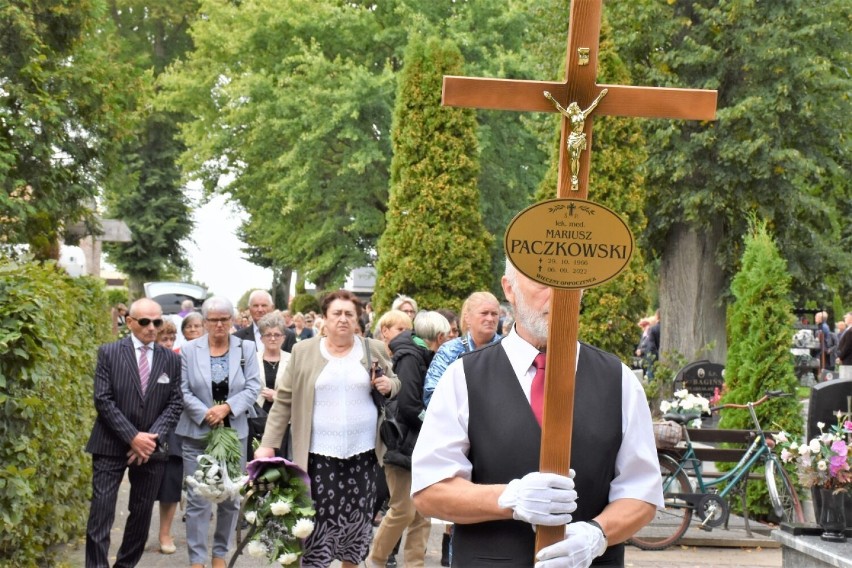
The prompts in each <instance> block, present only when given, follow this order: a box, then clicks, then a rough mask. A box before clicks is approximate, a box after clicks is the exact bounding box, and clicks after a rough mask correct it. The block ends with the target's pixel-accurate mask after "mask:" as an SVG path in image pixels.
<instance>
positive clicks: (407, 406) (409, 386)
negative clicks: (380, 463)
mask: <svg viewBox="0 0 852 568" xmlns="http://www.w3.org/2000/svg"><path fill="white" fill-rule="evenodd" d="M413 337H414V334H413V333H412V332H411V331H404V332H402V333H400V334H399V335H397V336H396V337H395V338H394V339H393V340H392V341H391V342H390V345H389V347H390V350H391V353H393V357H392V361H393V371H394V373H396V376H397V377H399V380H400V383H401V386H400V390H399V394H398V395H397V396H396V400H395V401H392V403H391V404H392V405H394V406H395V411H396V418H397V420H398V422H399V424H400V426H401V429H402V432H403V437H404V441H403V443H402V444H400V445H399V446H398V447H395V448H391V447H388V451H387V453H386V454H385V459H384V461H385V463H390V464H393V465H398V466H400V467H403V468H405V469H411V452H412V451H413V450H414V444H415V443H417V435H418V434H419V433H420V426H421V425H422V424H423V421H422V419H421V414H422V413H423V411H424V410H425V408H426V407H425V406H424V405H423V381H424V379H425V378H426V371H427V370H428V369H429V363H430V362H431V361H432V357H433V356H434V355H435V353H434V352H432V351H430V350H429V349H428V348H427V347H423V346H421V345H418V344H417V343H415V341H414V339H413ZM421 341H422V340H421Z"/></svg>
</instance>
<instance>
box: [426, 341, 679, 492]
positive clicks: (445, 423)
mask: <svg viewBox="0 0 852 568" xmlns="http://www.w3.org/2000/svg"><path fill="white" fill-rule="evenodd" d="M500 345H501V348H502V349H504V350H505V352H506V355H507V356H508V358H509V363H510V364H511V365H512V370H513V371H514V372H515V376H516V377H517V378H518V382H519V383H520V385H521V388H522V389H523V390H524V394H525V395H526V397H527V400H529V397H530V387H531V386H532V379H533V376H534V375H535V368H534V367H533V366H532V364H533V360H534V359H535V356H536V355H538V353H539V351H538V349H536V348H535V347H533V346H532V345H530V344H529V343H527V342H526V341H525V340H524V339H522V338H521V337H520V336H519V335H518V334H517V333H516V332H515V330H514V328H513V329H512V331H511V332H510V333H509V335H507V336H506V337H505V338H503V341H502V342H501V343H500ZM580 348H582V347H581V346H580V347H579V348H578V349H577V355H578V356H579V353H580ZM468 420H469V409H468V397H467V383H466V381H465V375H464V364H463V362H462V361H461V360H458V361H456V362H454V363H453V364H452V365H450V366H449V368H447V372H446V373H444V375H443V376H442V377H441V380H440V382H439V383H438V387H437V388H436V389H435V393H434V394H433V396H432V401H431V403H430V404H429V408H428V409H427V411H426V418H425V419H424V421H423V427H422V429H421V430H420V437H419V438H418V439H417V445H416V446H415V448H414V454H413V455H412V457H411V461H412V468H411V473H412V480H411V494H412V495H413V494H415V493H417V492H418V491H420V490H422V489H425V488H426V487H429V486H430V485H433V484H435V483H438V482H439V481H443V480H444V479H449V478H452V477H461V478H463V479H466V480H470V479H471V471H472V467H473V466H472V465H471V463H470V461H469V460H468V458H467V454H468V451H469V449H470V441H469V439H468V436H467V428H468ZM574 432H575V435H582V430H581V429H576V430H575V431H574ZM621 432H622V440H621V448H620V449H619V451H618V455H617V456H616V460H615V478H614V479H613V480H612V483H611V484H610V490H609V500H610V502H612V501H615V500H616V499H623V498H631V499H638V500H641V501H645V502H647V503H651V504H653V505H656V506H657V507H662V506H663V491H662V484H661V483H660V466H659V463H658V461H657V449H656V446H655V445H654V433H653V429H652V427H651V411H650V410H649V408H648V402H647V400H646V398H645V391H644V390H643V389H642V385H641V384H640V383H639V380H638V379H637V378H636V375H635V374H633V371H631V370H630V369H629V368H628V367H627V366H626V365H624V364H622V365H621ZM582 467H583V465H582V463H581V462H580V463H574V464H572V469H574V470H580V469H581V468H582ZM580 498H582V495H581V496H580Z"/></svg>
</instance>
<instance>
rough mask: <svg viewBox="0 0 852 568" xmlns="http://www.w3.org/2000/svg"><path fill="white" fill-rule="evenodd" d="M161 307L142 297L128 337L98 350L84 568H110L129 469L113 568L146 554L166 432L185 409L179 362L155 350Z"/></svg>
mask: <svg viewBox="0 0 852 568" xmlns="http://www.w3.org/2000/svg"><path fill="white" fill-rule="evenodd" d="M162 325H163V312H162V309H161V308H160V305H159V304H158V303H157V302H155V301H153V300H150V299H147V298H143V299H141V300H137V301H135V302H133V305H131V306H130V312H129V315H128V317H127V327H128V328H130V331H131V334H130V335H129V336H128V337H125V338H124V339H120V340H118V341H116V342H114V343H108V344H106V345H103V346H101V348H100V349H99V350H98V364H97V367H96V369H95V408H96V409H97V412H98V417H97V419H96V420H95V426H94V428H93V429H92V435H91V437H90V438H89V443H88V444H87V445H86V451H87V452H89V453H91V454H92V470H93V471H92V504H91V508H90V510H89V523H88V526H87V528H86V567H87V568H108V567H109V561H108V554H109V540H110V530H111V529H112V523H113V521H114V520H115V504H116V498H117V497H118V487H119V485H120V484H121V481H122V479H123V478H124V472H125V470H128V469H129V471H128V476H129V478H130V503H129V505H128V509H129V511H130V515H129V516H128V518H127V524H126V525H125V529H124V540H122V542H121V548H119V550H118V557H117V559H116V562H115V566H116V567H121V568H124V567H132V566H136V564H137V563H138V562H139V559H140V558H141V557H142V552H143V551H144V550H145V543H146V542H147V540H148V529H149V528H150V525H151V511H152V508H153V505H154V500H155V499H156V497H157V491H158V489H159V488H160V481H161V480H162V477H163V472H164V470H165V463H166V462H165V461H164V460H162V459H159V458H160V456H161V455H163V456H164V455H167V454H168V448H166V447H165V446H166V433H167V432H168V431H169V430H170V429H171V428H173V427H174V426H175V424H177V421H178V419H179V418H180V414H181V411H182V410H183V399H182V396H181V391H180V359H179V358H178V356H177V355H175V354H174V353H173V352H172V351H170V350H168V349H165V348H164V347H161V346H159V345H157V342H156V339H157V328H159V327H160V326H162Z"/></svg>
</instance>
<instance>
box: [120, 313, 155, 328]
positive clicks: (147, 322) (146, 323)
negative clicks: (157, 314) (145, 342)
mask: <svg viewBox="0 0 852 568" xmlns="http://www.w3.org/2000/svg"><path fill="white" fill-rule="evenodd" d="M127 317H128V318H130V319H134V320H136V323H138V324H139V325H141V326H142V327H148V326H149V325H151V324H152V323H153V324H154V327H162V326H163V320H162V319H160V318H157V319H151V318H135V317H133V316H127Z"/></svg>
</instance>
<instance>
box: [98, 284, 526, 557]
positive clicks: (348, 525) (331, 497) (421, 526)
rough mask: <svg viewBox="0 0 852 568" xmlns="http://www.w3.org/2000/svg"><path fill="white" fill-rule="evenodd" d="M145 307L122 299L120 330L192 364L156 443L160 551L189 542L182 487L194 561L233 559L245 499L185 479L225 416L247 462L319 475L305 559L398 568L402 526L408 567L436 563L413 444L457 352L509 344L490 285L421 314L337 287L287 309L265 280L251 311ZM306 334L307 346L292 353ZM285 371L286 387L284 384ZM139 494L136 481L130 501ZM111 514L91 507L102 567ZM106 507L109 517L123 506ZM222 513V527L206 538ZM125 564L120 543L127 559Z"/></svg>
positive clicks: (508, 322) (215, 304)
mask: <svg viewBox="0 0 852 568" xmlns="http://www.w3.org/2000/svg"><path fill="white" fill-rule="evenodd" d="M141 308H147V309H149V310H152V309H154V308H153V306H152V305H151V302H150V300H149V301H147V302H146V301H140V302H137V303H135V304H134V305H133V306H132V307H131V309H130V310H128V308H127V307H126V306H125V305H123V304H119V305H117V306H115V308H113V321H114V331H115V333H116V334H117V335H119V336H128V337H132V338H133V342H134V343H136V342H138V339H136V337H135V335H134V333H135V334H136V335H139V334H138V333H136V332H138V331H140V327H143V330H142V331H149V332H150V331H151V330H153V331H155V332H156V343H157V344H158V345H159V346H162V347H163V348H165V349H167V350H169V351H170V352H174V353H175V354H177V355H178V356H180V358H181V360H182V364H181V373H180V376H177V377H170V380H175V381H178V382H179V385H180V387H179V390H180V394H181V398H182V400H183V408H182V411H181V414H180V418H179V420H178V421H177V425H176V427H174V428H172V429H170V430H169V431H168V432H167V433H166V435H165V436H163V437H162V438H161V439H164V440H166V442H165V443H162V444H160V443H159V442H157V444H156V447H157V449H159V448H166V451H165V454H167V457H166V458H165V459H164V460H163V462H164V468H165V472H164V473H163V475H162V482H161V484H160V486H159V488H158V490H157V491H156V492H155V494H154V495H153V497H154V498H155V499H156V500H157V501H159V511H160V527H159V551H160V553H162V554H173V553H175V552H176V551H177V548H178V547H177V546H176V544H175V539H174V537H173V527H174V525H175V523H174V520H175V517H176V512H177V510H178V504H179V502H180V501H181V495H182V491H183V492H184V496H185V498H186V508H185V512H184V515H183V519H182V520H183V522H185V526H186V543H187V549H188V554H189V562H190V565H191V566H192V567H193V568H199V567H200V566H205V565H206V562H207V559H208V558H209V557H210V554H211V553H212V566H213V567H214V568H223V567H224V566H225V558H226V555H227V554H228V553H229V552H233V548H234V533H235V528H236V526H237V524H238V523H239V522H240V520H239V518H238V517H239V503H238V502H237V501H226V502H224V503H221V504H218V505H212V504H211V503H209V502H207V501H206V500H204V499H203V498H201V497H200V496H198V495H195V494H194V492H193V491H192V490H191V489H187V488H186V487H185V486H184V482H183V480H184V479H185V478H186V477H187V476H190V475H192V474H193V473H194V471H195V469H196V468H197V466H198V462H197V457H198V455H199V454H201V453H202V452H203V450H204V443H203V440H204V438H205V436H206V434H207V433H208V432H209V431H210V428H214V427H216V426H218V425H226V426H230V427H232V428H235V429H236V430H237V431H238V433H239V436H240V438H241V440H242V441H243V442H244V446H245V454H244V455H243V463H245V461H246V460H251V459H252V458H253V457H265V456H273V455H276V456H282V457H286V458H288V459H290V460H292V461H294V462H295V463H296V464H297V465H299V466H300V467H302V468H303V469H304V470H305V471H307V472H308V473H309V476H310V479H311V492H312V498H313V500H314V502H315V504H316V510H317V517H316V523H317V525H316V528H315V530H314V531H313V533H312V534H311V536H310V537H309V538H308V540H307V542H306V550H305V554H304V556H303V558H302V566H328V565H329V564H330V563H331V562H332V561H333V560H335V559H338V560H341V561H342V565H343V566H344V567H348V566H357V565H359V564H360V563H362V562H363V561H364V560H365V559H366V560H367V561H368V565H371V566H381V567H385V566H388V567H392V566H396V565H397V559H396V557H397V554H398V553H399V546H400V542H401V541H402V536H403V534H404V533H405V540H404V542H405V547H404V550H403V551H402V552H401V553H400V555H401V556H403V557H404V560H403V559H402V558H401V559H400V563H402V564H403V565H404V566H411V567H417V566H424V562H425V555H426V548H427V541H428V539H429V534H430V530H431V520H430V519H429V518H426V517H424V516H423V515H421V514H420V513H418V512H417V510H416V508H415V507H414V504H413V501H412V498H411V496H410V491H411V454H412V450H413V448H414V444H415V442H416V440H417V435H418V432H419V430H420V426H421V424H422V421H423V417H424V414H425V411H426V407H427V405H428V403H429V399H430V397H431V395H432V392H433V391H434V389H435V386H436V385H437V383H438V379H439V378H440V377H441V375H442V374H443V372H444V371H445V370H446V369H447V367H448V366H449V365H450V364H451V363H452V362H453V361H454V360H456V359H457V358H458V357H459V356H460V355H462V354H463V353H465V352H468V351H473V350H474V349H477V348H479V347H482V346H485V345H489V344H493V343H496V342H499V341H500V339H501V337H502V334H503V331H504V330H508V329H510V328H511V326H512V323H513V320H512V316H511V307H509V306H501V305H500V303H499V302H498V300H497V298H496V297H495V296H494V295H493V294H491V293H490V292H476V293H473V294H471V295H470V297H468V298H467V300H466V301H465V302H464V304H463V306H462V309H461V313H460V314H458V315H457V314H456V313H455V312H454V311H453V310H451V309H437V310H434V311H433V310H420V309H419V308H418V305H417V302H416V301H415V300H414V298H411V297H408V296H402V295H401V296H399V297H397V298H396V300H395V301H394V302H393V305H392V308H391V309H390V310H388V311H387V312H385V313H383V314H375V313H374V312H373V309H372V306H371V304H370V303H366V304H365V305H363V307H362V303H361V301H360V300H359V299H358V298H357V297H356V296H355V295H354V294H352V293H351V292H347V291H345V290H339V291H336V292H333V293H331V294H329V295H328V296H327V297H325V298H324V299H323V300H322V304H321V310H320V311H319V312H315V311H313V310H311V311H307V312H305V313H301V312H296V313H291V312H290V311H289V310H277V309H275V306H274V303H273V300H272V297H271V296H270V294H268V293H267V292H265V291H261V290H256V291H254V292H253V293H252V294H251V295H250V297H249V302H248V308H247V309H246V310H244V311H241V312H240V311H238V310H235V309H234V307H233V305H232V304H231V302H230V301H229V300H228V299H226V298H223V297H218V296H215V297H211V298H209V299H207V300H206V301H205V302H204V303H203V305H202V306H201V308H200V310H197V309H196V307H195V306H194V305H193V302H192V301H191V300H186V301H185V302H184V303H183V305H182V309H181V311H180V312H179V313H178V314H175V315H171V316H159V317H150V318H144V317H139V314H134V310H135V311H139V309H141ZM141 324H146V325H145V326H141ZM150 326H153V327H150ZM131 332H133V333H131ZM143 342H144V341H143ZM302 342H304V343H305V346H304V349H296V350H294V349H293V348H294V347H295V346H297V345H299V344H300V343H302ZM365 361H366V362H370V363H369V364H365ZM371 365H372V366H375V365H378V367H380V368H381V369H382V372H381V373H380V375H381V376H382V378H381V379H379V381H384V382H378V383H377V384H375V381H371V380H369V379H370V378H371V372H370V371H371V369H370V366H371ZM285 381H286V384H287V385H288V386H287V389H286V391H284V390H282V389H281V387H282V385H283V384H284V383H285ZM373 387H375V388H376V389H378V390H379V391H380V392H381V393H382V394H384V395H385V396H387V397H393V398H395V400H397V401H398V418H399V420H401V421H402V423H403V424H404V427H405V443H403V444H400V445H399V447H393V448H387V447H385V446H384V444H383V443H382V441H381V439H380V438H379V437H378V436H377V435H376V422H377V413H378V412H379V410H378V408H377V407H376V405H375V403H374V401H373V399H372V398H371V396H370V390H371V389H372V388H373ZM222 401H227V402H222ZM255 402H256V403H257V404H258V405H259V406H260V407H262V408H263V410H264V411H265V412H267V413H269V414H268V418H267V423H266V427H265V434H264V435H263V442H262V444H261V447H259V448H258V449H257V450H256V451H253V450H252V444H251V438H252V436H257V437H259V435H258V434H257V433H255V432H252V431H250V430H251V428H250V427H249V424H248V422H247V420H246V418H245V417H246V409H248V408H249V407H250V406H251V405H252V404H253V403H255ZM96 404H97V396H96ZM132 481H133V479H132V478H131V482H132ZM96 483H97V479H96ZM139 494H140V495H141V491H140V492H139ZM136 495H137V493H136V492H135V490H132V491H131V497H130V498H131V500H134V499H135V498H136ZM143 501H144V500H140V503H138V504H137V503H131V504H130V509H131V511H133V510H134V509H136V508H139V509H143V508H144V507H145V502H143ZM113 509H114V505H113ZM214 509H215V510H214ZM113 512H114V511H113ZM101 516H102V515H101V511H95V510H94V506H93V511H92V515H91V518H90V523H89V524H90V526H89V533H88V535H87V541H88V546H89V547H91V551H92V554H91V557H89V555H88V554H87V565H91V566H97V565H100V564H99V560H98V558H99V554H100V556H102V554H101V551H102V549H103V548H104V539H103V537H102V535H101V538H100V542H96V541H97V540H98V537H97V536H96V533H97V532H98V530H100V531H101V532H102V525H103V524H104V522H106V521H105V520H104V519H100V521H99V523H95V522H94V519H95V517H101ZM108 517H109V518H108V520H109V524H110V525H111V524H112V515H110V516H108ZM150 517H151V515H150V514H149V515H148V523H149V524H150ZM134 520H137V519H133V518H131V521H134ZM143 520H144V519H143ZM211 522H213V523H215V531H214V536H213V542H212V546H210V547H208V544H210V543H208V531H209V525H210V523H211ZM98 524H99V525H100V528H99V529H98V527H96V525H98ZM451 526H452V525H449V524H448V525H446V531H445V533H444V534H443V538H442V558H441V564H442V565H443V566H449V565H450V534H451ZM96 529H98V530H96ZM126 533H127V531H126ZM146 536H147V535H146ZM127 538H128V535H127V534H126V535H125V542H124V543H123V544H122V552H124V550H125V548H127V550H128V551H130V550H134V551H135V552H134V555H135V554H137V553H140V551H141V549H140V548H139V546H138V544H137V545H136V546H130V545H128V546H127V547H125V545H126V544H127V542H126V541H127ZM137 538H141V536H140V535H137ZM106 545H107V546H108V540H107V541H106ZM142 546H144V541H143V543H142ZM208 549H209V550H208ZM87 552H88V550H87ZM134 557H135V558H136V559H137V560H138V557H136V556H125V557H124V561H125V562H126V565H133V561H132V559H133V558H134ZM90 560H91V562H90ZM121 562H122V553H120V554H119V564H116V565H123V564H121ZM104 565H106V564H104Z"/></svg>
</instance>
